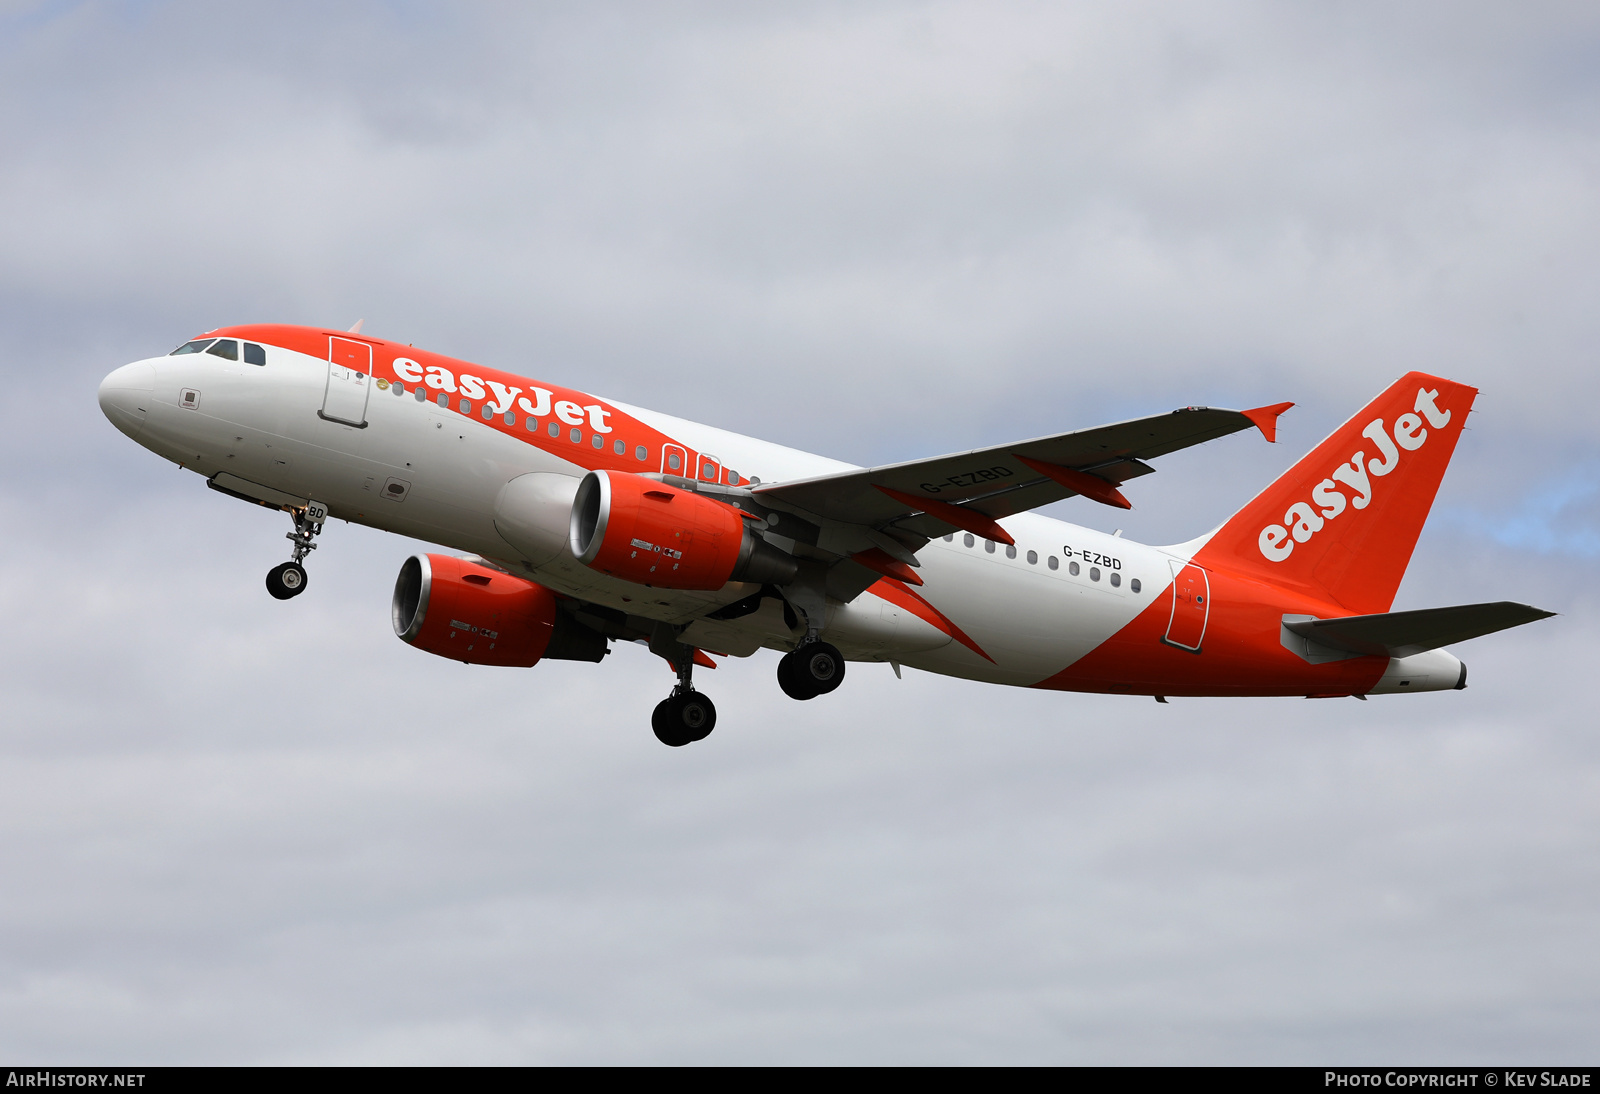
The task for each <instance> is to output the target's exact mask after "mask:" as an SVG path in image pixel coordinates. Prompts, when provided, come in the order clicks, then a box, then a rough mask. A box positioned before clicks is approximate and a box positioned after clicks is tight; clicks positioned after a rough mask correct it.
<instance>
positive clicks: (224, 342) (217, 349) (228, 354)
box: [206, 338, 239, 361]
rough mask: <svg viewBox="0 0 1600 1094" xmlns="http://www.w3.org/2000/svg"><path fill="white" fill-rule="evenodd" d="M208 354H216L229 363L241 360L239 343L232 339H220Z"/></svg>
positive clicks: (213, 344)
mask: <svg viewBox="0 0 1600 1094" xmlns="http://www.w3.org/2000/svg"><path fill="white" fill-rule="evenodd" d="M206 352H207V353H214V354H216V355H217V356H218V357H221V358H223V359H225V360H228V361H237V360H238V359H239V343H237V342H235V341H234V340H233V339H232V338H219V339H217V340H216V341H215V342H214V343H212V345H211V348H210V349H208V350H206Z"/></svg>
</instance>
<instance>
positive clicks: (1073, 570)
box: [1067, 562, 1078, 577]
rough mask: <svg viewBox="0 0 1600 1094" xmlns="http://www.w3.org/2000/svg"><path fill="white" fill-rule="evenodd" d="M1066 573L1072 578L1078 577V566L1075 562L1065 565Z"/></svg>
mask: <svg viewBox="0 0 1600 1094" xmlns="http://www.w3.org/2000/svg"><path fill="white" fill-rule="evenodd" d="M1067 573H1069V574H1071V575H1072V576H1073V577H1077V576H1078V564H1077V563H1076V562H1069V563H1067Z"/></svg>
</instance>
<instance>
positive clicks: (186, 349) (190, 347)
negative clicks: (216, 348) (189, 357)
mask: <svg viewBox="0 0 1600 1094" xmlns="http://www.w3.org/2000/svg"><path fill="white" fill-rule="evenodd" d="M213 341H215V339H212V338H196V339H195V340H194V341H193V342H185V343H184V344H183V345H181V346H179V347H178V348H177V349H175V350H173V351H172V352H171V353H169V354H167V356H168V357H177V356H178V355H179V354H182V353H199V352H200V351H201V350H203V349H205V348H206V347H207V346H209V345H210V344H211V343H212V342H213Z"/></svg>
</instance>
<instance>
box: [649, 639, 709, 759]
mask: <svg viewBox="0 0 1600 1094" xmlns="http://www.w3.org/2000/svg"><path fill="white" fill-rule="evenodd" d="M679 629H681V628H673V627H670V626H668V625H666V624H664V623H662V624H657V627H656V633H655V634H654V635H652V636H651V640H650V649H651V650H652V651H653V652H655V653H658V654H660V655H661V656H662V657H665V658H666V659H667V662H668V663H669V664H671V665H672V667H673V668H674V669H676V670H677V672H678V686H677V687H675V688H673V689H672V694H671V695H669V696H667V697H666V698H665V699H663V700H661V702H659V703H657V704H656V709H655V713H653V714H651V715H650V728H651V729H653V730H655V732H656V740H658V741H660V742H661V743H662V744H664V745H671V746H672V747H673V748H681V747H682V746H684V745H687V744H693V743H694V742H695V741H703V740H705V739H706V738H707V737H709V736H710V735H711V731H712V730H713V729H715V728H716V727H717V708H716V704H714V703H712V701H711V700H710V699H708V698H706V697H705V696H704V695H702V694H700V693H699V692H698V691H696V690H694V658H695V652H696V651H695V649H694V647H693V646H685V645H684V644H683V643H681V642H679V641H678V634H677V631H678V630H679Z"/></svg>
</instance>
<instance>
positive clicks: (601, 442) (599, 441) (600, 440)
mask: <svg viewBox="0 0 1600 1094" xmlns="http://www.w3.org/2000/svg"><path fill="white" fill-rule="evenodd" d="M594 446H595V447H596V448H604V447H605V446H606V439H605V438H604V437H602V436H600V434H598V433H596V434H595V435H594Z"/></svg>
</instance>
